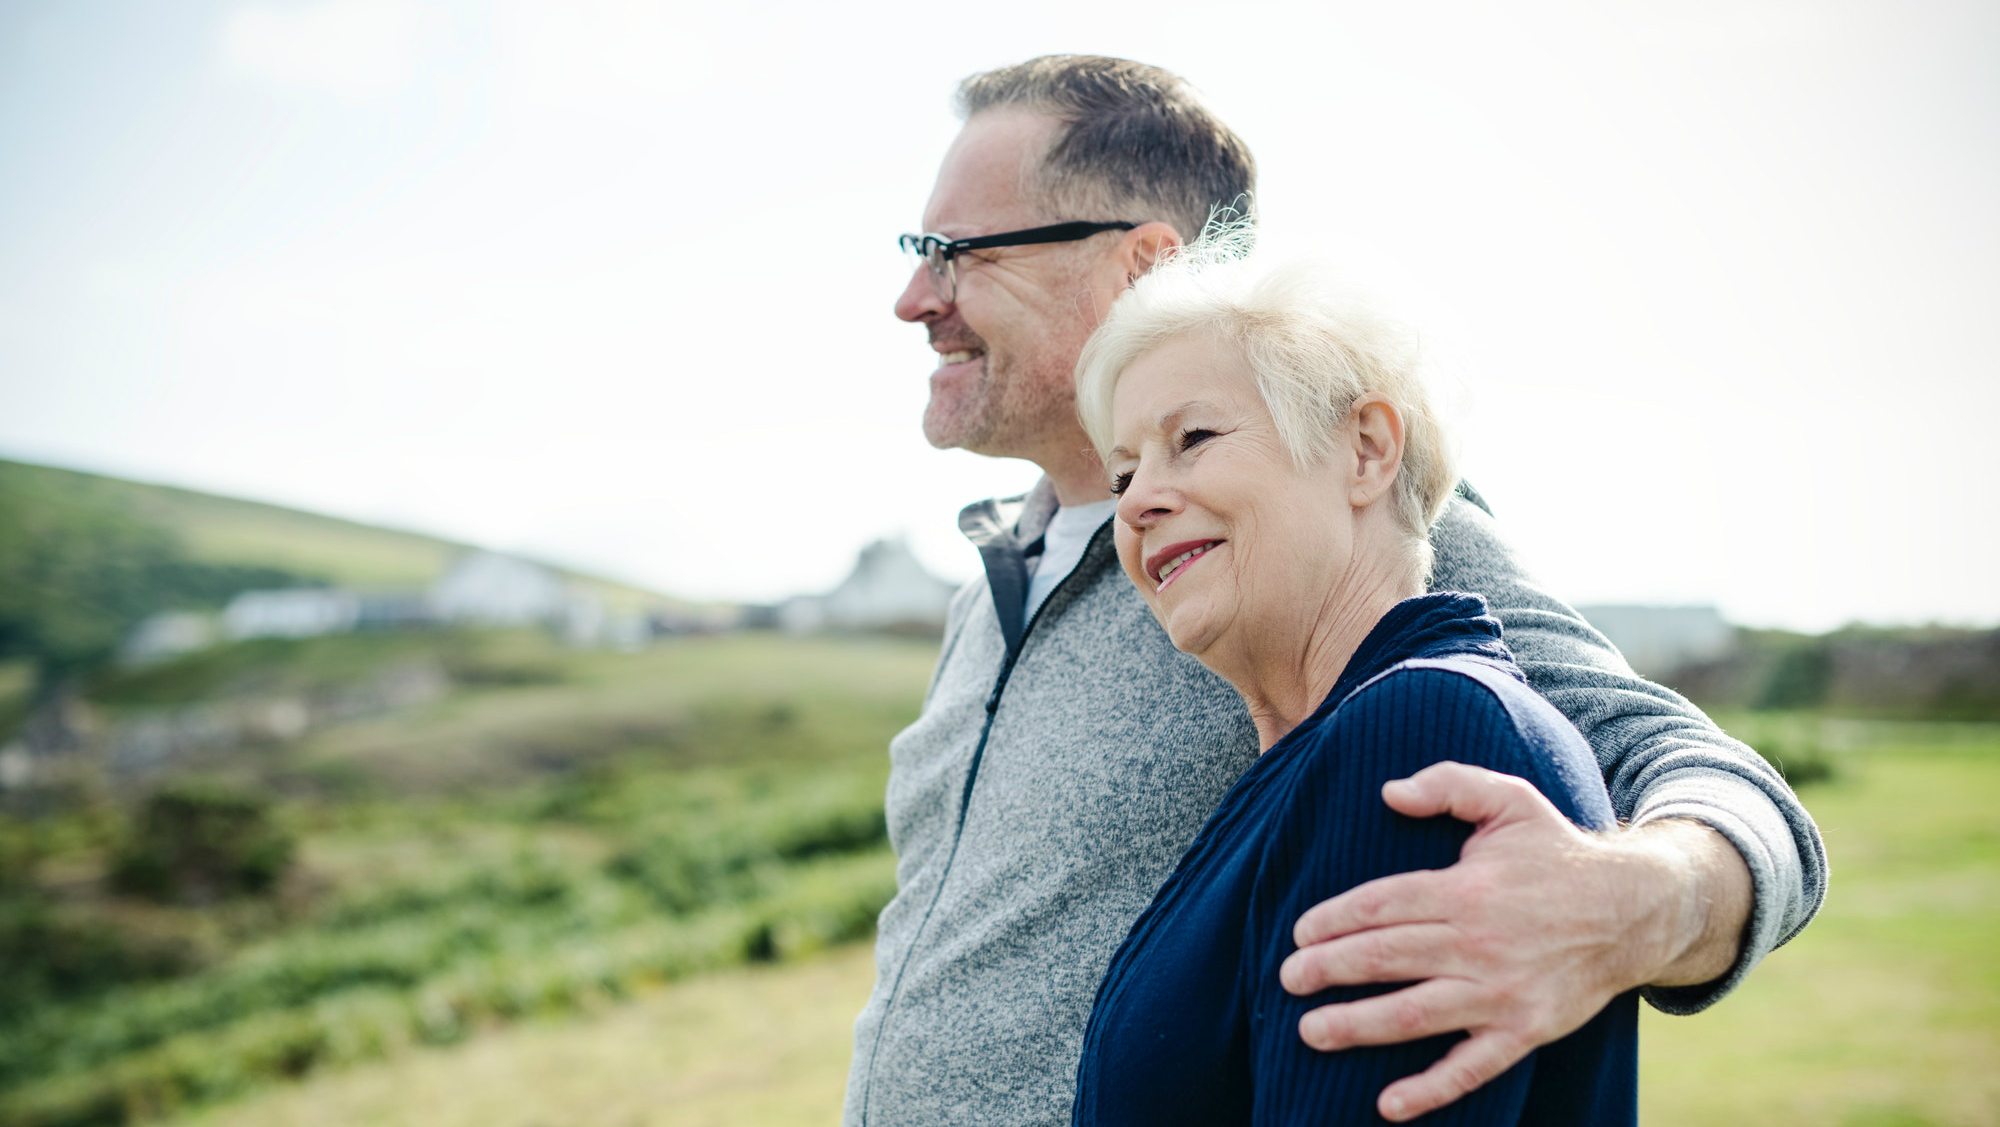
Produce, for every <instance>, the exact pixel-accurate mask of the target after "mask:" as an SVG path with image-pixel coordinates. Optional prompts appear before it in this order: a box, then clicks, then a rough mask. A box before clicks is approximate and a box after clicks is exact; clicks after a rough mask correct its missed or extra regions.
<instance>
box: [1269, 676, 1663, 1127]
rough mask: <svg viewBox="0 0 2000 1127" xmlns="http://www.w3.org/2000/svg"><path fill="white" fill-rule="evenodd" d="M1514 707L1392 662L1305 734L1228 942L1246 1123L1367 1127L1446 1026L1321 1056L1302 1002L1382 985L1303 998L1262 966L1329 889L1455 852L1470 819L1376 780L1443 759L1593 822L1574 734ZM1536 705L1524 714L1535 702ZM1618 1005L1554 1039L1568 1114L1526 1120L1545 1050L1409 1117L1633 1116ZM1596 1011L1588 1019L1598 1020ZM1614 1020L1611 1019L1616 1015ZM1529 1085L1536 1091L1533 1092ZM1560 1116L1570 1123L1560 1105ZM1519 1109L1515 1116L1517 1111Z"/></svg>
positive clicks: (1631, 1055) (1424, 865) (1431, 1057)
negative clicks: (1578, 1034)
mask: <svg viewBox="0 0 2000 1127" xmlns="http://www.w3.org/2000/svg"><path fill="white" fill-rule="evenodd" d="M1518 696H1519V697H1520V698H1524V699H1523V700H1521V701H1510V700H1503V699H1502V698H1501V697H1500V696H1499V695H1496V693H1495V692H1494V691H1493V688H1492V687H1490V686H1489V685H1487V684H1484V683H1482V681H1480V680H1478V679H1475V678H1474V677H1471V676H1467V675H1465V674H1463V673H1457V672H1448V671H1443V670H1436V669H1402V670H1397V671H1395V672H1392V673H1390V674H1389V675H1388V676H1387V677H1385V678H1383V679H1382V680H1379V681H1377V682H1375V683H1374V684H1372V685H1370V686H1368V687H1366V688H1364V689H1362V690H1361V691H1360V692H1359V693H1358V694H1356V695H1355V696H1354V697H1353V698H1351V699H1350V700H1348V701H1347V702H1346V703H1345V704H1343V705H1342V706H1341V707H1340V708H1339V709H1338V710H1337V711H1336V712H1335V713H1334V714H1333V715H1332V716H1330V717H1329V718H1328V719H1327V720H1326V722H1325V723H1324V724H1322V726H1321V729H1320V730H1319V732H1317V733H1316V735H1315V738H1314V740H1313V741H1312V743H1311V745H1310V746H1301V747H1299V748H1298V749H1296V751H1297V752H1299V753H1305V754H1308V755H1310V756H1311V760H1310V761H1309V762H1304V763H1301V764H1300V766H1299V768H1298V771H1297V773H1296V775H1295V776H1294V786H1293V789H1292V791H1291V793H1290V795H1289V796H1288V801H1287V806H1288V811H1287V813H1286V814H1285V815H1284V816H1283V817H1282V818H1281V819H1280V820H1279V821H1278V822H1277V824H1276V826H1275V828H1274V832H1273V833H1272V835H1271V836H1270V838H1269V839H1268V841H1267V842H1266V844H1265V846H1264V851H1263V856H1262V859H1261V861H1260V863H1259V873H1258V878H1257V885H1256V890H1255V893H1254V902H1253V905H1252V906H1251V910H1250V911H1249V913H1248V922H1247V924H1246V927H1247V929H1248V931H1247V933H1246V935H1245V937H1244V939H1245V941H1244V945H1243V949H1244V951H1245V954H1246V956H1248V955H1251V953H1252V952H1255V955H1254V956H1253V957H1246V958H1245V959H1244V961H1243V964H1242V966H1243V973H1244V978H1243V980H1242V981H1241V983H1240V989H1241V990H1242V991H1243V996H1244V997H1245V998H1246V999H1247V1000H1248V1001H1249V1011H1250V1026H1251V1028H1250V1031H1249V1033H1250V1042H1251V1054H1250V1055H1251V1061H1252V1069H1253V1075H1254V1089H1255V1114H1254V1121H1255V1122H1256V1123H1260V1124H1274V1125H1275V1124H1306V1123H1339V1124H1354V1123H1377V1122H1381V1120H1380V1119H1379V1118H1378V1117H1377V1115H1376V1113H1375V1101H1376V1099H1377V1097H1378V1096H1379V1095H1380V1094H1381V1092H1382V1090H1383V1089H1384V1088H1386V1087H1388V1085H1389V1084H1390V1083H1392V1082H1393V1081H1395V1080H1398V1079H1400V1078H1402V1077H1405V1076H1411V1075H1414V1074H1416V1073H1418V1072H1421V1071H1423V1070H1424V1069H1425V1068H1428V1067H1429V1066H1430V1065H1431V1064H1432V1063H1434V1062H1435V1061H1436V1060H1437V1059H1438V1058H1439V1057H1441V1056H1442V1055H1443V1054H1444V1053H1445V1052H1446V1051H1447V1050H1448V1049H1449V1048H1450V1047H1451V1045H1452V1044H1453V1043H1455V1042H1456V1041H1457V1040H1458V1039H1459V1035H1456V1034H1454V1035H1450V1036H1443V1037H1434V1038H1430V1039H1427V1040H1423V1041H1417V1042H1411V1043H1408V1044H1402V1045H1389V1046H1370V1047H1361V1048H1354V1049H1349V1050H1346V1051H1344V1052H1338V1053H1321V1052H1318V1051H1316V1050H1314V1049H1312V1048H1310V1047H1308V1046H1307V1045H1306V1044H1305V1043H1304V1042H1303V1041H1301V1040H1300V1039H1299V1032H1298V1026H1299V1019H1300V1017H1301V1016H1302V1015H1303V1014H1305V1013H1306V1011H1308V1010H1310V1009H1313V1008H1316V1007H1318V1006H1321V1005H1325V1004H1328V1003H1332V1002H1346V1001H1353V1000H1357V999H1360V998H1364V997H1368V996H1371V995H1374V994H1380V993H1384V992H1387V991H1388V990H1392V989H1395V988H1396V987H1393V986H1380V985H1377V986H1370V987H1342V988H1334V989H1329V990H1325V991H1322V992H1320V993H1318V994H1316V995H1313V996H1312V997H1310V998H1297V997H1294V996H1292V995H1290V994H1288V993H1286V992H1285V991H1284V990H1283V989H1282V988H1281V987H1280V986H1279V980H1278V968H1279V965H1280V964H1281V963H1282V962H1283V961H1284V959H1285V958H1286V956H1288V955H1290V954H1291V953H1292V952H1293V951H1294V950H1295V949H1296V947H1295V945H1294V944H1293V942H1292V935H1291V930H1292V923H1293V921H1295V920H1297V919H1298V918H1299V916H1300V915H1301V914H1303V913H1304V912H1305V911H1306V910H1307V909H1308V908H1310V907H1312V906H1313V905H1314V904H1317V903H1319V902H1320V901H1322V900H1325V899H1326V898H1327V897H1329V896H1332V895H1334V894H1336V893H1339V892H1342V891H1345V890H1347V889H1350V888H1353V887H1355V886H1356V885H1359V884H1362V883H1363V882H1366V881H1369V880H1373V879H1375V878H1377V877H1382V876H1386V875H1389V874H1392V873H1400V872H1407V871H1410V870H1415V869H1437V868H1443V867H1445V866H1447V865H1450V864H1452V863H1453V862H1454V861H1456V860H1457V859H1458V853H1459V849H1460V847H1461V846H1462V845H1463V844H1464V842H1465V839H1466V837H1467V836H1468V834H1469V833H1470V830H1471V828H1470V827H1469V826H1468V825H1466V824H1465V823H1463V822H1460V821H1458V820H1456V819H1453V818H1432V819H1414V818H1407V817H1404V816H1402V815H1400V814H1397V813H1395V812H1393V811H1391V810H1390V809H1389V808H1388V807H1387V806H1385V805H1384V804H1383V803H1382V800H1381V788H1382V784H1383V783H1384V782H1387V781H1388V780H1391V779H1397V778H1403V777H1406V776H1408V775H1410V774H1411V773H1412V772H1414V771H1417V770H1419V769H1421V768H1423V767H1425V766H1428V765H1429V764H1431V763H1435V762H1437V761H1439V760H1442V759H1447V758H1449V759H1452V760H1456V761H1459V762H1464V763H1471V764H1475V765H1477V766H1481V767H1487V768H1490V769H1492V770H1495V771H1502V772H1505V773H1507V774H1511V775H1518V776H1521V777H1523V778H1526V779H1528V780H1530V781H1531V782H1533V783H1534V784H1535V785H1536V786H1537V787H1538V788H1539V789H1541V790H1542V791H1543V793H1544V794H1546V795H1547V796H1548V797H1549V798H1550V800H1551V801H1552V802H1554V803H1555V805H1556V806H1557V807H1558V808H1559V809H1561V810H1562V811H1563V812H1564V813H1565V814H1566V815H1568V816H1569V817H1570V818H1571V819H1572V820H1575V821H1577V822H1579V823H1581V824H1585V825H1595V826H1601V825H1604V824H1608V823H1609V821H1610V808H1609V804H1608V802H1607V801H1606V799H1605V797H1604V791H1603V786H1602V783H1601V781H1600V780H1599V779H1598V778H1597V777H1596V774H1595V772H1594V771H1593V770H1591V762H1590V760H1589V757H1588V752H1587V751H1586V749H1585V748H1584V747H1583V745H1582V743H1581V741H1580V740H1579V739H1578V738H1577V737H1576V734H1575V733H1574V731H1571V730H1568V729H1567V726H1566V725H1563V726H1561V727H1558V725H1562V721H1561V720H1560V718H1559V717H1556V716H1555V715H1554V714H1553V712H1552V711H1549V710H1546V709H1545V708H1543V707H1542V706H1541V702H1539V701H1531V700H1528V699H1527V698H1528V697H1529V694H1528V693H1527V690H1526V689H1525V687H1521V688H1519V689H1518ZM1537 709H1540V711H1537ZM1619 1005H1622V1006H1623V1007H1624V1008H1625V1010H1626V1011H1627V1012H1626V1013H1625V1014H1624V1015H1623V1016H1622V1017H1621V1016H1620V1015H1616V1014H1614V1015H1611V1017H1610V1018H1609V1019H1608V1020H1607V1021H1605V1022H1600V1023H1599V1024H1598V1026H1597V1028H1595V1029H1593V1028H1592V1027H1591V1026H1586V1028H1585V1030H1584V1031H1582V1033H1583V1035H1584V1038H1585V1041H1592V1040H1593V1039H1594V1043H1572V1044H1567V1045H1565V1044H1563V1043H1560V1042H1559V1043H1558V1046H1557V1047H1556V1048H1557V1049H1558V1052H1560V1053H1562V1054H1565V1055H1563V1056H1562V1058H1561V1059H1562V1061H1563V1068H1564V1076H1563V1077H1562V1085H1561V1087H1562V1088H1563V1089H1565V1090H1566V1093H1565V1095H1564V1096H1563V1097H1562V1098H1563V1099H1564V1100H1565V1101H1566V1102H1573V1101H1576V1100H1581V1101H1582V1104H1581V1105H1580V1106H1581V1108H1582V1110H1581V1111H1579V1108H1578V1107H1577V1106H1566V1107H1565V1108H1564V1109H1562V1111H1561V1112H1560V1113H1556V1111H1555V1109H1546V1108H1545V1109H1543V1111H1544V1112H1547V1113H1550V1114H1546V1115H1545V1114H1529V1113H1530V1112H1533V1111H1534V1109H1533V1108H1532V1107H1530V1105H1529V1101H1530V1099H1531V1098H1534V1099H1543V1098H1545V1096H1544V1095H1536V1094H1534V1093H1531V1082H1532V1081H1533V1080H1534V1072H1535V1069H1536V1067H1537V1065H1538V1063H1539V1061H1540V1058H1542V1057H1543V1056H1545V1055H1546V1054H1547V1052H1548V1050H1542V1051H1538V1052H1537V1053H1536V1054H1531V1055H1530V1056H1529V1057H1528V1058H1527V1059H1526V1060H1524V1061H1522V1062H1521V1063H1520V1064H1518V1065H1516V1066H1515V1067H1514V1068H1512V1069H1510V1070H1509V1071H1508V1072H1507V1073H1505V1074H1504V1075H1502V1076H1501V1077H1499V1078H1498V1079H1496V1080H1494V1081H1493V1082H1491V1083H1489V1084H1487V1085H1485V1086H1484V1087H1482V1088H1480V1089H1479V1090H1478V1091H1476V1092H1473V1093H1472V1094H1470V1095H1468V1096H1466V1097H1465V1098H1464V1099H1461V1100H1460V1101H1458V1102H1457V1103H1454V1104H1452V1105H1450V1106H1449V1107H1446V1108H1443V1109H1441V1110H1439V1111H1437V1112H1435V1113H1433V1114H1432V1115H1431V1116H1428V1117H1426V1118H1425V1119H1424V1122H1425V1123H1426V1124H1496V1123H1515V1122H1558V1121H1559V1122H1565V1123H1569V1122H1576V1123H1616V1122H1629V1121H1631V1119H1632V1115H1633V1114H1634V1113H1635V1112H1636V1076H1635V1070H1636V1035H1635V1034H1632V1035H1628V1033H1627V1031H1626V1030H1625V1029H1624V1026H1629V1025H1630V1021H1631V1019H1632V1017H1633V1015H1632V1013H1631V1006H1632V1002H1631V999H1630V998H1629V997H1627V998H1624V999H1621V1000H1620V1001H1619V1002H1615V1003H1614V1006H1619ZM1601 1016H1602V1015H1601ZM1621 1023H1622V1024H1621ZM1533 1087H1534V1088H1535V1089H1537V1090H1538V1091H1539V1090H1541V1089H1544V1088H1547V1087H1549V1086H1548V1085H1533ZM1572 1113H1574V1114H1575V1116H1576V1117H1575V1118H1572V1117H1571V1114H1572ZM1524 1115H1525V1118H1524Z"/></svg>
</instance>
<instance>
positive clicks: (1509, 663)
mask: <svg viewBox="0 0 2000 1127" xmlns="http://www.w3.org/2000/svg"><path fill="white" fill-rule="evenodd" d="M1453 656H1468V657H1479V658H1484V659H1486V660H1488V661H1491V662H1495V663H1497V664H1499V665H1501V666H1502V667H1504V668H1505V669H1506V670H1507V672H1509V673H1510V674H1512V675H1513V676H1514V677H1515V678H1517V679H1521V680H1523V681H1525V680H1526V679H1525V678H1523V677H1522V676H1521V671H1520V668H1519V667H1518V666H1516V665H1515V664H1514V659H1513V656H1512V655H1511V654H1509V653H1508V652H1507V647H1506V646H1505V645H1503V644H1501V641H1500V620H1499V619H1497V618H1494V617H1493V616H1492V615H1490V614H1487V613H1486V600H1485V599H1482V598H1480V597H1479V596H1478V595H1466V594H1460V593H1458V592H1455V591H1441V592H1438V593H1436V594H1430V595H1419V596H1417V597H1416V598H1414V599H1404V600H1403V601H1402V602H1400V603H1397V604H1396V605H1395V606H1393V607H1390V608H1389V613H1387V614H1385V615H1383V616H1382V618H1381V621H1379V622H1377V623H1376V624H1375V628H1374V629H1372V630H1370V631H1369V632H1368V636H1367V637H1366V638H1363V639H1362V640H1361V645H1360V646H1358V647H1356V649H1355V651H1354V656H1353V657H1351V658H1348V659H1347V668H1345V669H1343V670H1341V673H1340V679H1339V680H1337V681H1335V682H1334V684H1333V690H1332V691H1331V692H1329V693H1327V695H1326V700H1324V701H1322V702H1321V703H1320V706H1319V708H1318V709H1317V710H1315V711H1314V713H1313V717H1312V718H1313V719H1318V718H1319V717H1321V716H1324V715H1325V714H1326V713H1328V712H1331V711H1332V710H1333V709H1334V707H1335V706H1337V705H1339V704H1340V702H1342V701H1344V700H1346V699H1347V698H1348V696H1349V695H1351V694H1352V693H1353V692H1354V691H1355V690H1356V689H1358V688H1360V687H1361V686H1362V685H1365V684H1367V683H1368V681H1369V680H1370V679H1371V678H1374V677H1378V676H1380V675H1381V674H1382V673H1384V672H1386V671H1387V670H1388V669H1389V668H1390V667H1391V666H1393V665H1396V664H1397V663H1398V662H1404V661H1410V660H1412V659H1419V658H1421V659H1435V658H1441V657H1453Z"/></svg>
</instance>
